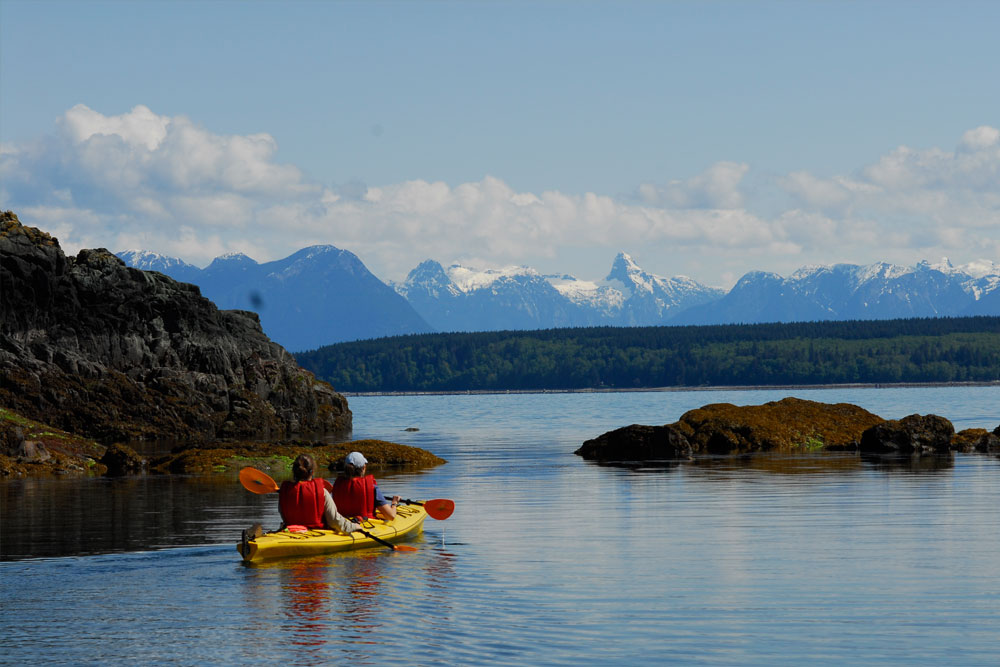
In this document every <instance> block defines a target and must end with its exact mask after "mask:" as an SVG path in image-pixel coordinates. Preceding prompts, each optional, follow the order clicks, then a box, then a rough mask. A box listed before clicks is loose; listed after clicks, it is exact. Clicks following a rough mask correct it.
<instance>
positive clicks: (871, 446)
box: [860, 415, 955, 456]
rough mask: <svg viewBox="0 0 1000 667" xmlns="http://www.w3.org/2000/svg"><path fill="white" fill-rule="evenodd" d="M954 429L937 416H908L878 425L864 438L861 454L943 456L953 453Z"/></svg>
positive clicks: (862, 437)
mask: <svg viewBox="0 0 1000 667" xmlns="http://www.w3.org/2000/svg"><path fill="white" fill-rule="evenodd" d="M954 435H955V427H954V426H953V425H952V423H951V422H950V421H948V420H947V419H945V418H944V417H939V416H937V415H909V416H908V417H903V418H902V419H890V420H888V421H885V422H883V423H881V424H876V425H875V426H873V427H871V428H870V429H868V430H867V431H865V432H864V433H863V434H862V435H861V447H860V449H861V453H863V454H879V455H882V454H892V455H896V454H899V455H917V456H920V455H925V454H929V455H935V454H936V455H941V454H947V453H949V452H950V451H951V439H952V437H953V436H954Z"/></svg>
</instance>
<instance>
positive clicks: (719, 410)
mask: <svg viewBox="0 0 1000 667" xmlns="http://www.w3.org/2000/svg"><path fill="white" fill-rule="evenodd" d="M882 421H884V420H883V419H882V418H881V417H879V416H878V415H875V414H872V413H871V412H868V411H867V410H865V409H864V408H860V407H858V406H856V405H851V404H849V403H836V404H828V403H819V402H816V401H806V400H802V399H799V398H784V399H782V400H780V401H772V402H770V403H765V404H764V405H745V406H738V405H732V404H730V403H713V404H711V405H706V406H703V407H700V408H696V409H694V410H689V411H688V412H685V413H684V414H683V415H681V418H680V420H678V421H677V422H675V423H674V424H668V425H666V426H640V425H632V426H626V427H624V428H620V429H617V430H615V431H610V432H608V433H605V434H603V435H601V436H599V437H597V438H594V439H593V440H588V441H587V442H585V443H584V445H583V447H581V448H580V449H578V450H577V451H576V454H578V455H580V456H582V457H584V458H586V459H591V460H598V461H636V460H660V459H671V458H674V459H677V458H686V457H690V456H692V455H695V454H744V453H749V452H760V451H814V450H850V451H854V450H856V449H857V448H858V444H859V442H860V440H861V434H862V433H864V432H865V430H866V429H868V428H870V427H871V426H874V425H875V424H879V423H881V422H882Z"/></svg>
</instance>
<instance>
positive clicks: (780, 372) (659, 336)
mask: <svg viewBox="0 0 1000 667" xmlns="http://www.w3.org/2000/svg"><path fill="white" fill-rule="evenodd" d="M295 357H296V360H297V361H298V362H299V364H301V365H302V367H304V368H305V369H307V370H309V371H312V372H313V373H315V374H316V376H317V377H318V378H320V379H322V380H326V381H327V382H330V383H331V384H332V385H333V386H334V387H335V388H336V389H337V390H338V391H342V392H355V393H364V392H453V391H507V390H510V391H531V390H580V389H640V388H662V387H704V386H783V385H821V386H822V385H841V384H898V383H919V384H924V383H961V382H977V383H982V382H995V381H1000V317H963V318H917V319H900V320H852V321H838V322H797V323H788V324H778V323H775V324H748V325H739V324H734V325H713V326H680V327H669V326H662V327H636V328H619V327H593V328H579V329H546V330H540V331H489V332H477V333H442V334H418V335H408V336H394V337H389V338H379V339H374V340H364V341H355V342H350V343H338V344H336V345H329V346H326V347H322V348H319V349H317V350H311V351H308V352H301V353H298V354H296V355H295Z"/></svg>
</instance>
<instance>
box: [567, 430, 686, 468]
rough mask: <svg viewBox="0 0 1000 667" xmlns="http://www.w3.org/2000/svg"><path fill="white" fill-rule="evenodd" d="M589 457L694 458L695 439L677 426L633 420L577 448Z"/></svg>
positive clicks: (663, 459) (609, 458) (644, 459)
mask: <svg viewBox="0 0 1000 667" xmlns="http://www.w3.org/2000/svg"><path fill="white" fill-rule="evenodd" d="M575 453H576V454H577V455H578V456H582V457H583V458H585V459H587V460H588V461H670V460H678V459H690V458H691V443H690V442H688V439H687V438H686V437H685V436H684V434H683V433H681V432H680V431H679V430H678V429H677V428H675V427H674V426H669V425H668V426H644V425H641V424H632V425H631V426H624V427H622V428H619V429H615V430H614V431H609V432H607V433H605V434H603V435H601V436H598V437H596V438H594V439H593V440H587V441H586V442H584V443H583V446H582V447H580V449H578V450H576V452H575Z"/></svg>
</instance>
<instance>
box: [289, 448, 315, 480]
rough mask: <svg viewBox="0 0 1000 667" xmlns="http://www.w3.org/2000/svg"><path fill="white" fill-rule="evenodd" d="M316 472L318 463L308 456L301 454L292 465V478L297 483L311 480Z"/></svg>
mask: <svg viewBox="0 0 1000 667" xmlns="http://www.w3.org/2000/svg"><path fill="white" fill-rule="evenodd" d="M315 471H316V461H315V460H314V459H313V457H311V456H309V455H308V454H299V455H298V457H297V458H296V459H295V463H293V464H292V476H293V477H294V478H295V481H296V482H303V481H305V480H308V479H311V478H312V476H313V473H314V472H315Z"/></svg>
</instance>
